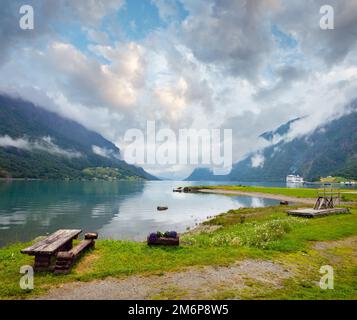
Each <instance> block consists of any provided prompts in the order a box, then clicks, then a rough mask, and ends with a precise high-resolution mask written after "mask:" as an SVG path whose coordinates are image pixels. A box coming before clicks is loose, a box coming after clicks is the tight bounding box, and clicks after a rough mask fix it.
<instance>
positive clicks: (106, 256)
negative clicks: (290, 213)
mask: <svg viewBox="0 0 357 320" xmlns="http://www.w3.org/2000/svg"><path fill="white" fill-rule="evenodd" d="M285 210H286V207H281V206H277V207H268V208H259V209H258V208H256V209H254V208H249V209H240V210H230V211H228V212H227V213H224V214H222V215H220V216H218V217H215V218H214V219H212V220H210V221H208V222H206V225H220V226H221V228H220V229H218V230H216V231H214V232H210V233H209V232H202V233H199V234H194V233H188V234H186V235H184V236H182V237H181V240H182V241H181V242H182V244H181V246H180V247H178V248H169V247H166V248H165V247H149V246H147V245H146V244H145V243H137V242H130V241H115V240H100V241H97V243H96V248H95V250H94V251H93V252H89V253H88V254H87V255H86V256H85V257H83V258H82V259H81V260H80V262H79V263H78V264H77V265H76V266H75V267H74V269H73V271H72V272H71V273H70V274H69V275H62V276H56V275H53V274H50V273H45V274H36V275H35V289H34V290H33V291H31V292H25V291H22V290H21V289H20V288H19V280H20V277H21V274H19V269H20V267H21V266H22V265H29V264H30V265H31V264H32V263H33V258H32V257H28V256H26V255H22V254H21V253H20V250H21V249H23V248H24V247H27V246H28V245H29V244H30V243H22V244H21V243H17V244H13V245H11V246H8V247H6V248H2V249H0V283H1V286H0V299H18V298H30V297H34V296H36V295H40V294H43V293H45V292H46V290H48V289H49V288H53V287H56V286H59V285H61V284H63V283H66V282H73V281H91V280H93V279H104V278H106V277H109V276H111V277H117V278H121V277H126V276H128V275H133V274H143V275H152V274H155V275H162V274H163V272H165V271H176V270H182V269H184V268H186V267H191V266H206V265H229V264H232V263H234V262H236V261H237V260H243V259H246V258H253V259H269V260H272V261H278V262H279V263H282V264H286V265H294V266H295V267H296V268H297V270H298V271H297V276H296V277H294V278H293V279H289V280H286V282H285V283H284V287H283V288H281V289H278V290H275V289H274V290H273V289H271V290H270V289H269V288H265V287H264V288H261V287H260V286H261V284H259V283H254V281H253V282H252V286H251V289H249V290H248V291H247V292H245V293H243V296H241V297H243V298H257V299H259V298H268V299H270V298H279V299H286V298H289V299H300V298H303V299H310V298H311V299H316V298H322V299H323V298H326V299H327V298H340V299H344V298H351V297H352V298H356V297H357V295H356V293H355V291H354V288H356V280H355V279H356V277H355V276H356V261H354V260H353V257H354V256H353V255H352V254H351V250H352V249H353V248H352V249H351V248H340V249H335V251H334V252H332V253H331V254H332V255H333V256H336V257H339V261H340V262H339V265H338V267H339V273H338V274H337V275H336V277H337V279H338V280H339V281H338V282H337V285H336V286H337V290H335V291H334V292H333V293H332V292H327V293H326V292H321V290H320V289H319V288H318V287H316V285H315V284H314V283H315V282H316V277H318V276H319V274H318V273H317V274H316V268H317V267H318V266H320V265H321V263H325V264H329V263H332V262H331V261H329V258H328V257H326V256H323V255H321V254H320V253H318V252H316V250H313V249H311V243H312V242H314V241H329V240H339V239H344V238H346V237H350V236H356V235H357V207H353V208H352V210H351V214H345V215H336V216H329V217H324V218H318V219H311V220H305V219H298V218H290V217H287V215H286V212H285ZM242 217H244V219H242ZM332 251H333V250H332ZM311 266H313V268H312V269H311ZM300 269H301V270H300ZM299 270H300V271H299ZM234 294H235V293H234V292H232V291H231V290H230V288H226V289H224V290H223V289H222V291H221V292H218V293H215V296H214V297H213V298H219V297H220V298H224V297H233V296H234ZM181 295H184V293H177V294H174V295H170V294H169V293H165V292H163V294H162V295H161V297H166V296H167V298H173V299H174V298H180V297H181ZM153 298H159V297H153Z"/></svg>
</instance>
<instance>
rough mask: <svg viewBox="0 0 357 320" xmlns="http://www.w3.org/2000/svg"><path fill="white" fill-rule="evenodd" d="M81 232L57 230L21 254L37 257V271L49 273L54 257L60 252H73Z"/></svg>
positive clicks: (76, 230) (77, 230)
mask: <svg viewBox="0 0 357 320" xmlns="http://www.w3.org/2000/svg"><path fill="white" fill-rule="evenodd" d="M81 232H82V230H79V229H75V230H57V231H56V232H55V233H53V234H51V235H50V236H48V237H46V238H45V239H43V240H41V241H39V242H36V243H35V244H34V245H32V246H31V247H28V248H26V249H23V250H21V253H23V254H28V255H30V256H35V271H48V270H49V269H50V267H51V259H52V257H54V256H55V255H56V254H57V252H59V251H68V250H71V249H72V247H73V239H77V238H78V235H79V234H80V233H81Z"/></svg>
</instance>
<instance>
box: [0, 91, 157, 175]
mask: <svg viewBox="0 0 357 320" xmlns="http://www.w3.org/2000/svg"><path fill="white" fill-rule="evenodd" d="M98 167H102V168H108V170H109V169H110V168H113V169H115V177H116V178H118V179H150V180H153V179H156V178H155V177H153V176H152V175H150V174H149V173H147V172H145V171H144V170H143V169H142V168H139V167H136V166H132V165H129V164H127V163H126V162H124V161H122V160H120V150H119V149H118V148H117V147H116V146H115V145H114V144H113V143H111V142H110V141H108V140H106V139H105V138H103V137H102V136H101V135H99V134H98V133H96V132H93V131H90V130H88V129H86V128H85V127H83V126H82V125H80V124H78V123H77V122H75V121H72V120H69V119H65V118H63V117H61V116H59V115H58V114H56V113H53V112H49V111H47V110H45V109H43V108H40V107H38V106H35V105H34V104H32V103H30V102H26V101H23V100H20V99H14V98H11V97H8V96H4V95H0V177H12V178H42V179H64V178H70V179H72V178H74V179H76V178H84V177H86V175H85V171H84V169H86V168H98ZM108 170H107V171H108ZM109 171H110V170H109Z"/></svg>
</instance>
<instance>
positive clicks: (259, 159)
mask: <svg viewBox="0 0 357 320" xmlns="http://www.w3.org/2000/svg"><path fill="white" fill-rule="evenodd" d="M264 161H265V158H264V156H263V155H262V154H260V153H256V154H255V155H254V156H253V157H252V159H251V166H252V167H253V168H259V167H263V166H264Z"/></svg>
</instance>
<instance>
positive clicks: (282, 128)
mask: <svg viewBox="0 0 357 320" xmlns="http://www.w3.org/2000/svg"><path fill="white" fill-rule="evenodd" d="M301 119H302V118H296V119H293V120H290V121H288V122H287V123H284V124H283V125H281V126H280V127H279V128H278V129H276V130H274V131H267V132H264V133H262V134H261V135H260V136H259V137H260V138H264V139H265V140H267V141H273V138H274V137H275V136H277V135H278V136H280V137H282V136H284V135H286V134H287V133H288V132H289V130H290V128H291V125H292V124H293V123H295V122H297V121H299V120H301Z"/></svg>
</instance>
